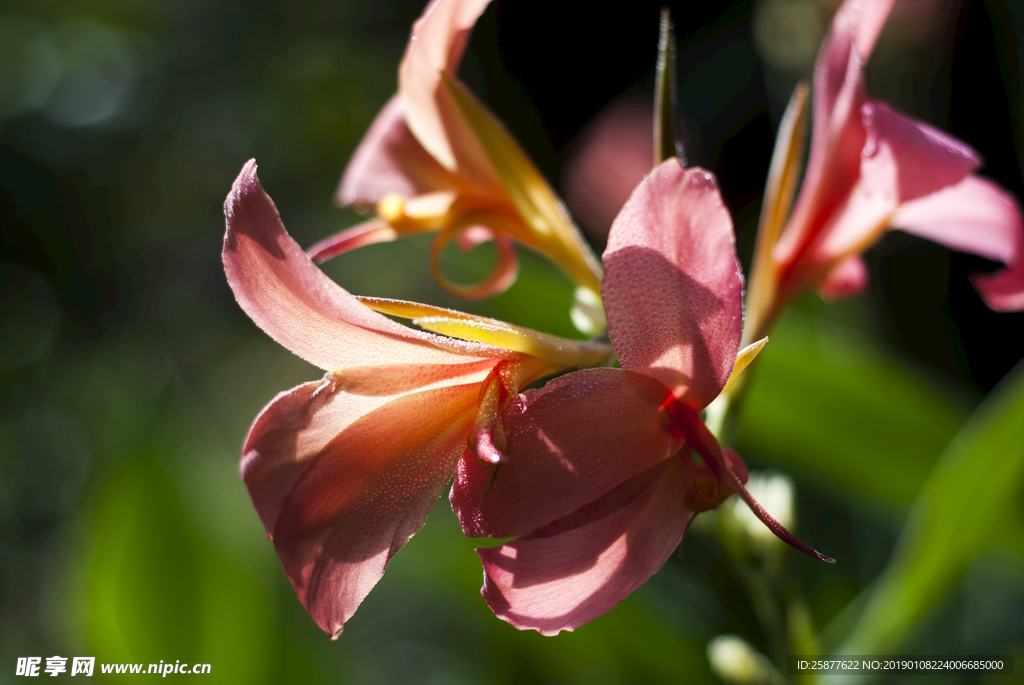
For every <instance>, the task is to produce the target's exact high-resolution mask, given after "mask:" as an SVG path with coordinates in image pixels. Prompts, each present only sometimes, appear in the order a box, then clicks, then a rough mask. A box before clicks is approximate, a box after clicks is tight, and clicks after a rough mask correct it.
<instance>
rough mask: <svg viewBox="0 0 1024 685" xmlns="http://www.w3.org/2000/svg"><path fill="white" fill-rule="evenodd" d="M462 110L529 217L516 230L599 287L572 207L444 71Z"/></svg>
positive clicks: (594, 260) (574, 274) (514, 199)
mask: <svg viewBox="0 0 1024 685" xmlns="http://www.w3.org/2000/svg"><path fill="white" fill-rule="evenodd" d="M441 79H442V81H443V82H444V85H445V86H446V87H447V89H448V92H449V93H450V94H451V96H452V99H453V100H454V101H455V103H456V105H457V106H458V108H459V111H460V112H461V113H462V115H463V117H465V119H466V121H467V122H468V123H469V125H470V127H471V128H472V129H473V132H474V133H475V134H476V136H477V138H478V139H479V140H480V142H481V143H482V144H483V147H484V150H485V151H486V152H487V155H488V157H489V158H490V161H491V163H492V164H493V165H494V168H495V169H496V170H497V172H498V177H499V178H500V179H501V183H502V185H503V186H504V188H505V191H506V192H507V193H508V195H509V198H510V199H511V200H512V203H513V204H514V205H515V207H516V210H517V211H518V212H519V214H520V215H521V216H522V218H523V220H524V222H525V227H524V228H525V229H526V230H525V231H517V232H515V233H513V236H514V237H515V238H516V239H518V240H519V241H521V242H523V243H525V244H527V245H530V246H531V247H534V248H536V249H537V250H539V251H541V252H543V253H545V254H547V255H548V256H549V257H550V258H551V259H553V260H554V261H555V262H556V263H558V264H559V265H560V266H561V267H562V268H563V269H565V270H566V271H567V272H568V274H569V276H570V277H571V278H572V279H573V280H574V281H576V283H578V284H579V285H582V286H585V287H587V288H590V289H591V290H593V291H594V292H598V291H599V290H600V283H601V265H600V263H599V262H598V260H597V257H595V256H594V253H593V251H591V249H590V246H589V245H588V244H587V242H586V241H585V240H584V239H583V236H582V235H581V234H580V232H579V229H577V228H576V226H575V225H574V224H573V223H572V220H571V219H570V218H569V213H568V211H567V210H566V209H565V206H564V205H563V204H562V201H561V200H559V199H558V196H557V195H555V193H554V191H553V190H551V187H550V186H549V185H548V184H547V181H545V180H544V177H543V176H541V174H540V172H539V171H537V168H536V167H534V165H533V163H532V162H531V161H530V158H529V157H527V156H526V153H525V152H523V150H522V148H520V147H519V144H518V143H516V141H515V140H514V139H513V138H512V136H511V135H510V134H509V132H508V130H507V129H506V128H505V126H504V125H503V124H502V123H501V121H499V120H498V118H497V117H496V116H495V115H494V114H493V113H492V112H491V111H490V110H488V109H487V107H486V106H485V105H484V104H483V103H482V102H480V101H479V100H478V99H477V98H476V96H474V95H473V94H472V93H471V92H469V90H468V89H467V88H466V87H465V86H464V85H463V84H462V83H460V82H459V81H456V80H454V79H452V78H450V77H449V76H448V75H447V74H441Z"/></svg>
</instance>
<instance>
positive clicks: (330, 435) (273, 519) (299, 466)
mask: <svg viewBox="0 0 1024 685" xmlns="http://www.w3.org/2000/svg"><path fill="white" fill-rule="evenodd" d="M498 361H499V360H494V359H481V360H478V361H476V362H475V363H467V364H463V365H460V366H458V367H451V366H447V365H445V366H428V365H398V366H385V367H368V368H361V369H360V368H354V369H348V370H346V371H345V372H344V373H341V374H334V373H331V374H328V375H327V376H326V377H325V378H323V379H321V380H318V381H312V382H310V383H304V384H303V385H300V386H298V387H297V388H292V389H291V390H288V391H286V392H283V393H281V394H279V395H278V396H277V397H275V398H274V399H273V400H272V401H271V402H270V404H268V405H267V406H266V407H265V408H264V409H263V411H261V412H260V414H259V416H257V417H256V420H255V421H254V422H253V425H252V428H250V429H249V435H248V436H247V437H246V439H245V445H244V446H243V447H242V463H241V472H242V478H243V479H244V480H245V484H246V487H248V488H249V495H250V496H251V497H252V501H253V504H254V505H255V507H256V511H257V513H258V514H259V516H260V519H261V520H262V521H263V525H264V526H265V527H266V529H267V533H268V534H272V533H273V530H274V526H275V525H276V523H277V517H278V515H279V514H280V512H281V503H282V501H283V500H284V498H285V496H286V495H287V494H288V492H289V491H290V490H291V489H292V486H293V485H294V484H295V482H296V481H297V480H298V478H299V476H301V475H302V472H303V471H304V470H305V469H306V467H307V466H309V464H310V462H311V461H312V460H314V459H316V458H317V457H318V456H319V455H320V454H321V452H323V450H324V448H325V447H326V446H327V445H328V444H329V443H330V442H331V441H332V440H334V438H335V437H336V436H337V435H338V434H339V433H341V432H342V431H344V430H345V429H346V428H348V426H350V425H351V424H352V423H354V422H355V421H357V420H358V419H359V418H361V417H362V416H365V415H366V414H369V413H370V412H372V411H374V410H376V409H378V408H379V407H382V406H384V405H385V404H387V403H388V402H391V401H392V400H394V399H397V398H399V397H402V396H404V395H408V394H410V393H413V392H424V391H428V390H433V389H436V388H440V387H447V386H451V385H467V384H480V383H483V382H484V381H485V380H486V379H487V377H488V375H489V374H491V373H492V372H493V369H494V367H495V365H496V364H497V363H498Z"/></svg>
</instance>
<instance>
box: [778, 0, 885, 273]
mask: <svg viewBox="0 0 1024 685" xmlns="http://www.w3.org/2000/svg"><path fill="white" fill-rule="evenodd" d="M893 1H894V0H847V2H845V3H843V6H842V7H841V8H840V9H839V11H838V12H836V15H835V17H833V19H832V26H831V28H830V30H829V33H828V35H827V36H826V37H825V40H823V41H822V44H821V49H820V50H819V52H818V59H817V62H816V63H815V67H814V102H813V106H814V119H813V130H812V133H811V150H810V154H809V156H808V159H807V170H806V172H805V174H804V181H803V184H802V186H801V188H800V194H799V196H798V197H797V200H796V204H795V206H794V208H793V214H792V217H791V218H790V221H789V225H788V226H787V228H786V231H785V233H784V234H783V235H782V237H781V238H780V240H779V243H778V245H777V247H776V249H775V251H774V254H775V259H776V261H777V262H778V263H780V264H781V265H782V266H783V267H784V271H785V268H788V266H790V265H792V264H795V263H798V262H799V260H800V259H801V256H802V255H803V254H804V253H805V252H806V251H807V250H808V249H809V246H810V245H811V244H812V243H813V242H814V241H815V240H816V239H817V237H818V234H819V232H820V231H821V230H822V228H823V227H824V226H825V224H826V223H827V222H828V220H829V216H830V214H831V212H832V211H833V208H834V207H836V206H837V205H840V204H842V203H843V202H844V198H845V197H846V196H847V195H848V194H849V193H850V191H851V189H852V188H853V186H854V184H855V183H856V181H857V177H858V172H859V170H860V155H861V150H862V149H863V147H864V142H865V140H866V135H867V134H866V132H865V130H864V127H863V124H862V123H861V120H860V108H861V105H862V104H863V103H864V101H865V93H864V74H863V67H864V64H865V63H866V62H867V60H868V57H870V55H871V51H872V49H873V48H874V44H875V40H876V39H877V38H878V34H879V32H880V31H881V29H882V26H883V25H884V24H885V21H886V19H887V18H888V16H889V13H890V12H891V11H892V5H893ZM783 276H784V278H786V277H787V274H785V273H784V274H783ZM796 285H797V287H802V285H803V284H796Z"/></svg>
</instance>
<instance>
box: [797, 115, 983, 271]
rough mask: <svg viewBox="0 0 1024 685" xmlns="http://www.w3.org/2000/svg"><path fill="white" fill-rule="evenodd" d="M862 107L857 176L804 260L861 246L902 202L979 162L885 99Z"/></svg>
mask: <svg viewBox="0 0 1024 685" xmlns="http://www.w3.org/2000/svg"><path fill="white" fill-rule="evenodd" d="M861 113H862V117H863V122H864V128H865V130H866V131H867V132H868V137H867V140H866V142H865V145H864V152H863V155H862V159H861V166H860V178H859V179H858V181H857V183H856V184H855V185H854V187H853V189H852V191H851V193H850V195H849V196H848V197H847V198H846V200H845V202H844V203H843V204H842V205H840V206H839V207H837V208H835V209H833V212H832V217H831V218H830V221H829V223H828V224H827V225H826V227H825V230H824V231H823V237H822V241H821V243H820V244H819V245H818V246H817V247H816V248H815V256H814V257H813V259H811V258H808V262H815V261H816V262H819V263H822V264H828V263H833V262H834V261H835V260H837V259H841V258H843V257H844V256H847V255H852V254H856V253H859V252H862V251H864V250H865V249H866V248H867V247H869V246H870V245H871V244H872V243H874V242H875V241H876V240H877V239H878V238H879V237H880V236H881V234H882V232H883V231H884V230H885V228H886V227H887V226H888V224H889V222H890V220H891V214H892V212H893V211H895V210H896V208H897V206H899V205H900V204H901V203H903V202H907V201H910V200H915V199H917V198H919V197H923V196H925V195H928V194H930V193H933V192H935V191H936V190H939V189H941V188H944V187H946V186H949V185H953V184H956V183H959V182H960V181H961V180H963V179H964V177H966V176H967V175H968V174H970V173H971V172H972V171H974V170H975V169H977V168H978V166H980V164H981V159H980V158H979V157H978V155H977V153H976V152H975V151H974V150H972V149H971V148H970V146H968V145H966V144H965V143H963V142H961V141H959V140H957V139H956V138H953V137H951V136H948V135H946V134H945V133H942V132H941V131H938V130H936V129H934V128H932V127H931V126H928V125H927V124H925V123H923V122H920V121H917V120H915V119H912V118H910V117H908V116H905V115H903V114H900V113H899V112H896V111H894V110H893V109H891V108H890V107H889V106H888V105H886V104H884V103H881V102H867V103H865V104H864V106H863V107H862V108H861Z"/></svg>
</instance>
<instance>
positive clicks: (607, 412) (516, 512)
mask: <svg viewBox="0 0 1024 685" xmlns="http://www.w3.org/2000/svg"><path fill="white" fill-rule="evenodd" d="M667 394H668V390H667V388H665V387H664V386H663V385H662V384H661V383H659V382H658V381H656V380H655V379H653V378H650V377H649V376H644V375H643V374H639V373H633V372H629V371H623V370H621V369H607V368H601V369H589V370H586V371H578V372H575V373H571V374H568V375H565V376H561V377H559V378H556V379H555V380H553V381H551V382H550V383H548V384H547V385H546V386H545V387H544V388H542V389H540V390H534V391H529V392H527V393H524V394H522V395H520V396H518V397H516V398H515V399H513V400H512V402H511V403H510V404H509V406H508V408H507V409H506V411H505V415H504V424H505V450H504V453H503V454H504V459H503V460H502V462H501V463H500V464H499V465H498V466H497V467H494V466H491V465H487V464H482V463H481V462H480V461H479V460H478V459H476V458H475V457H474V458H470V459H466V458H464V459H463V460H462V461H461V462H460V463H459V468H458V471H457V473H456V477H455V484H454V485H453V486H452V494H451V500H452V507H453V508H454V509H455V512H456V513H457V514H458V515H459V520H460V521H461V522H462V529H463V531H464V532H465V533H466V534H467V535H471V536H491V537H512V536H515V535H525V534H528V533H532V532H533V531H535V530H537V529H538V528H541V527H542V526H545V525H547V524H549V523H550V522H552V521H554V520H556V519H559V518H562V517H564V516H567V515H569V514H570V513H572V512H573V511H575V510H577V509H579V508H580V507H582V506H584V505H585V504H587V503H588V502H592V501H594V500H595V499H598V498H600V497H602V496H603V495H605V494H606V493H607V492H609V491H610V490H613V489H614V488H616V487H618V486H619V485H620V484H621V483H623V482H624V481H627V480H629V479H630V478H632V477H634V476H636V475H637V474H638V473H640V472H642V471H644V470H646V469H648V468H650V467H651V466H653V465H654V464H657V463H659V462H661V461H663V460H664V459H666V458H667V457H668V456H669V455H670V454H672V453H673V452H674V451H675V450H676V449H678V447H679V443H678V442H677V441H675V440H674V439H673V438H672V436H671V435H670V434H669V433H668V431H667V430H666V429H665V427H664V426H663V425H662V421H661V417H660V413H659V407H660V406H661V403H662V401H663V400H664V399H665V396H666V395H667ZM495 468H497V473H496V474H495V473H494V469H495Z"/></svg>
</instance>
